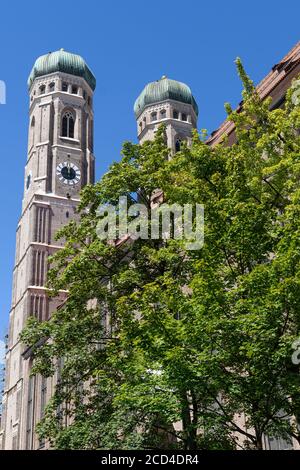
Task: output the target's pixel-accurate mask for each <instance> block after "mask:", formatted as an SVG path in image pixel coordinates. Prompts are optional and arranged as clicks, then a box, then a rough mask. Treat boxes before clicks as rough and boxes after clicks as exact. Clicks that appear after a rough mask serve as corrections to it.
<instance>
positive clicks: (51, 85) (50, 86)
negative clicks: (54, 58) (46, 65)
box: [49, 82, 55, 93]
mask: <svg viewBox="0 0 300 470" xmlns="http://www.w3.org/2000/svg"><path fill="white" fill-rule="evenodd" d="M54 90H55V83H54V82H52V83H50V85H49V91H50V93H51V92H52V91H54Z"/></svg>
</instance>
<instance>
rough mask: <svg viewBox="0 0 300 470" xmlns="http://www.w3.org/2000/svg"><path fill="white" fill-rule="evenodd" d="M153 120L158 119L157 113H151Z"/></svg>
mask: <svg viewBox="0 0 300 470" xmlns="http://www.w3.org/2000/svg"><path fill="white" fill-rule="evenodd" d="M151 121H157V113H155V112H154V113H151Z"/></svg>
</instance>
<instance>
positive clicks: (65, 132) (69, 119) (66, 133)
mask: <svg viewBox="0 0 300 470" xmlns="http://www.w3.org/2000/svg"><path fill="white" fill-rule="evenodd" d="M74 123H75V121H74V116H73V114H72V113H71V111H67V112H66V113H65V114H64V115H63V118H62V136H63V137H70V138H71V139H74Z"/></svg>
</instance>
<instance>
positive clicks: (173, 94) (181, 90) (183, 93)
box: [134, 76, 198, 117]
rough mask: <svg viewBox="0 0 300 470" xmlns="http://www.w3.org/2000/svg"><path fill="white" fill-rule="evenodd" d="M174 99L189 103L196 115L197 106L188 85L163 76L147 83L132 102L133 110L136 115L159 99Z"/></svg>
mask: <svg viewBox="0 0 300 470" xmlns="http://www.w3.org/2000/svg"><path fill="white" fill-rule="evenodd" d="M165 100H175V101H180V102H181V103H187V104H191V105H192V106H193V108H194V111H195V113H196V114H197V115H198V106H197V103H196V101H195V99H194V97H193V95H192V92H191V89H190V87H188V86H187V85H186V84H185V83H181V82H177V81H176V80H171V79H170V78H167V77H165V76H163V77H162V78H161V79H160V80H157V81H156V82H151V83H148V85H146V86H145V88H144V89H143V91H142V93H141V94H140V96H139V97H138V98H137V100H136V102H135V103H134V112H135V115H136V117H138V116H139V115H140V114H141V113H142V112H143V111H144V109H145V107H146V106H148V105H150V104H153V103H158V102H159V101H165Z"/></svg>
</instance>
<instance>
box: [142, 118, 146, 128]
mask: <svg viewBox="0 0 300 470" xmlns="http://www.w3.org/2000/svg"><path fill="white" fill-rule="evenodd" d="M143 123H144V128H145V127H146V124H147V119H146V116H145V117H144V119H143Z"/></svg>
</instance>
